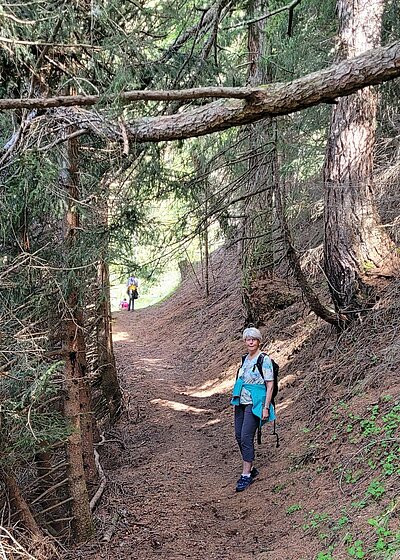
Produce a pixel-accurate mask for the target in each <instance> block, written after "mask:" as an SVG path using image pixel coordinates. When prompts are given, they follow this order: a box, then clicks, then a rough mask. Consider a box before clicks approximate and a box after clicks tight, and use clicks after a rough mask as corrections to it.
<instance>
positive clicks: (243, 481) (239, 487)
mask: <svg viewBox="0 0 400 560" xmlns="http://www.w3.org/2000/svg"><path fill="white" fill-rule="evenodd" d="M253 480H254V479H253V478H252V477H251V476H243V475H242V476H241V477H240V478H239V480H238V482H237V484H236V492H243V490H246V488H247V487H248V486H250V484H252V482H253Z"/></svg>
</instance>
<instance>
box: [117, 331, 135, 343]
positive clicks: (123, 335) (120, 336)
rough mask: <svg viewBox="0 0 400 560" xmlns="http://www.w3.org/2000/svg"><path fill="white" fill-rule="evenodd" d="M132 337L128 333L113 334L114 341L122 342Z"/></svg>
mask: <svg viewBox="0 0 400 560" xmlns="http://www.w3.org/2000/svg"><path fill="white" fill-rule="evenodd" d="M131 336H132V335H130V334H129V333H127V332H126V331H119V332H113V341H114V342H120V341H121V340H129V339H130V338H131Z"/></svg>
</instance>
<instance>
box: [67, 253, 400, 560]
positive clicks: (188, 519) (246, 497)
mask: <svg viewBox="0 0 400 560" xmlns="http://www.w3.org/2000/svg"><path fill="white" fill-rule="evenodd" d="M212 269H213V275H212V276H213V287H212V294H211V296H210V298H208V299H207V300H206V299H205V298H204V297H203V296H202V295H201V293H199V289H198V288H197V287H196V283H195V282H194V281H193V279H191V278H188V279H187V280H185V282H183V284H182V285H181V286H180V288H179V289H178V290H177V292H176V293H175V294H174V295H173V296H172V297H171V298H169V299H168V300H167V301H165V302H163V303H161V304H159V305H157V306H154V307H152V308H148V309H144V310H140V311H138V312H136V311H135V312H133V313H129V312H119V313H118V314H117V317H116V324H115V348H116V352H117V360H118V366H119V371H120V375H121V379H122V383H123V387H124V394H125V402H126V413H125V415H124V417H123V418H122V419H121V420H120V422H119V424H118V426H117V427H116V428H115V429H114V430H113V431H112V432H110V433H109V434H107V435H106V439H107V440H108V442H107V443H106V445H104V446H102V447H101V461H102V464H103V467H104V468H105V470H106V474H107V477H108V481H109V484H108V488H107V491H106V494H105V496H104V497H103V500H102V503H101V505H100V507H99V509H98V511H97V521H98V535H99V540H98V542H96V543H92V544H90V545H88V546H86V547H82V548H80V549H78V550H76V551H75V555H74V558H77V557H88V555H90V558H93V559H97V558H120V559H128V558H129V559H138V560H139V559H140V560H144V559H148V558H156V557H160V556H162V557H163V558H168V559H173V560H174V559H179V558H189V559H193V560H197V559H199V560H200V559H202V560H203V559H208V558H217V559H221V560H222V559H226V560H230V559H232V560H233V559H236V558H239V557H240V558H243V559H250V558H251V559H254V558H255V559H258V560H267V559H269V558H274V559H278V560H284V559H286V560H301V559H304V560H305V559H307V560H311V559H314V558H315V559H317V558H318V560H329V558H335V559H341V558H354V557H357V558H363V557H365V558H391V557H393V558H394V556H388V554H389V553H390V550H389V548H390V546H392V544H391V543H393V542H394V539H395V537H394V529H395V524H396V522H397V521H398V518H397V517H396V515H397V513H398V509H397V508H398V506H397V505H396V502H395V501H394V496H395V495H396V491H397V490H398V487H397V485H398V480H399V478H398V465H397V466H396V448H395V445H397V447H398V444H396V441H395V440H396V427H397V428H398V425H399V413H398V403H397V405H396V404H395V403H396V398H397V399H398V396H399V385H398V381H399V380H398V376H397V375H396V374H397V363H398V362H397V361H396V360H397V357H398V356H399V351H400V350H399V349H400V345H399V335H398V334H397V333H396V334H395V335H394V334H393V336H392V339H391V341H389V340H388V339H387V340H386V342H387V346H386V349H389V348H391V350H390V352H389V350H387V351H386V350H385V349H384V345H383V340H379V341H376V348H373V346H372V344H371V346H370V348H368V350H367V351H366V349H365V341H366V338H365V337H366V336H367V332H368V329H367V328H366V326H365V325H364V326H363V327H361V328H359V330H358V331H357V328H355V329H353V330H352V331H351V332H350V333H348V334H346V335H345V336H344V337H342V340H341V341H340V344H337V338H336V334H335V333H334V332H332V330H331V328H330V327H327V326H325V325H323V324H321V322H320V321H319V320H317V319H316V318H315V316H314V315H312V314H309V313H308V310H307V309H306V308H305V307H304V305H303V304H302V302H301V298H300V297H299V296H298V295H297V298H296V297H294V298H293V294H296V292H295V290H293V289H291V297H290V305H288V306H287V307H286V308H285V309H280V310H276V309H275V308H274V304H273V302H274V301H276V293H277V292H278V291H279V292H280V293H281V294H282V293H283V292H284V290H282V282H281V281H278V280H276V279H275V280H270V281H269V282H268V284H265V285H264V286H263V298H264V299H265V302H267V300H269V301H270V305H269V306H268V305H266V306H267V307H268V308H269V311H268V314H267V315H266V316H265V317H264V323H265V324H264V326H263V327H262V330H263V332H264V334H265V338H266V345H265V349H266V350H267V351H269V352H270V353H271V355H272V356H273V357H274V358H275V359H276V360H277V361H278V362H279V363H280V365H281V390H280V393H279V406H278V416H279V430H280V436H281V447H280V448H279V449H276V448H275V440H274V439H273V438H272V437H269V435H268V430H264V432H265V433H264V437H263V444H262V445H261V446H260V447H258V449H257V466H258V468H259V469H260V471H261V473H260V475H259V476H258V477H257V479H256V481H255V483H254V484H253V485H252V486H251V487H250V488H249V489H248V490H246V491H245V492H244V493H241V494H236V493H235V491H234V490H235V482H236V479H237V478H238V476H239V475H240V472H241V461H240V456H239V453H238V450H237V447H236V443H235V441H234V436H233V426H232V407H231V406H230V404H229V400H230V397H229V392H230V389H231V387H232V385H233V380H234V376H235V372H236V368H237V364H238V361H239V358H240V355H241V353H242V351H243V344H242V342H241V338H240V333H241V330H242V328H243V321H244V315H243V310H242V307H241V301H240V299H241V298H240V282H239V274H238V271H237V270H238V269H237V263H236V254H235V252H234V250H233V249H231V250H229V251H226V250H221V251H219V252H217V253H216V254H214V256H213V261H212ZM397 288H398V286H397ZM396 293H398V292H396ZM393 295H394V294H392V295H390V294H389V293H388V294H387V300H386V305H387V308H386V307H385V306H383V308H382V309H383V310H384V311H385V310H386V311H387V310H389V309H392V307H391V306H392V304H393V301H392V300H393V299H396V298H393ZM296 299H297V300H298V301H297V302H295V303H293V300H296ZM382 301H385V298H383V300H382ZM279 306H280V307H281V308H282V307H285V305H284V304H282V297H281V298H280V305H279ZM386 311H385V312H386ZM376 313H377V315H375V317H374V320H375V321H376V322H377V321H378V315H379V310H377V312H376ZM392 319H393V318H392ZM379 320H380V321H382V322H384V321H385V319H384V318H382V317H381V318H380V319H379ZM387 320H388V317H387V316H386V321H387ZM372 323H373V321H372ZM387 334H388V333H387ZM363 341H364V342H363ZM363 345H364V346H363ZM354 350H355V353H354ZM389 353H390V355H391V356H392V359H393V363H392V365H393V367H395V368H396V369H395V370H393V371H392V372H390V371H388V370H389V368H388V367H387V368H386V370H385V374H384V375H383V374H381V373H379V376H378V374H377V371H378V368H377V369H376V370H375V374H374V373H373V371H372V370H371V368H369V369H368V368H366V365H371V359H370V356H371V355H374V356H377V357H378V358H380V357H381V356H383V355H385V356H388V355H389ZM351 357H352V358H351ZM366 362H368V363H367V364H366ZM375 365H377V364H375ZM361 370H362V371H361ZM396 383H397V384H396ZM378 386H379V393H378V390H377V387H378ZM383 386H384V387H385V389H384V390H383V389H382V387H383ZM355 388H356V390H355ZM396 406H397V409H396ZM374 407H375V408H374ZM376 407H378V408H376ZM356 409H357V412H355V411H356ZM396 411H397V412H396ZM366 414H368V416H366ZM390 414H391V416H390ZM396 414H397V416H396ZM385 415H386V416H387V415H389V416H390V417H389V418H387V420H386V421H385V420H384V417H385ZM363 420H368V422H367V424H363V423H362V422H363ZM389 424H390V426H391V428H390V429H388V426H389ZM379 430H380V431H379ZM371 434H372V435H373V439H372V440H370V439H368V438H369V436H370V435H371ZM350 436H351V437H350ZM397 437H398V433H397ZM378 438H379V439H383V440H385V441H386V446H387V447H386V449H385V448H381V447H380V444H379V443H377V439H378ZM373 442H375V443H373ZM367 453H368V455H369V456H370V457H373V458H374V459H373V461H375V465H373V464H372V463H371V465H372V466H371V467H368V465H367V461H368V457H366V454H367ZM391 466H392V468H391ZM372 467H374V468H372ZM368 469H370V470H368ZM385 469H386V471H385ZM390 471H391V472H390ZM396 473H397V474H396ZM374 481H375V484H374V485H372V486H371V483H372V482H374ZM382 488H383V490H382ZM368 489H369V492H368ZM357 501H358V502H359V503H358V505H357V504H356V505H355V506H353V505H351V504H352V502H357ZM362 501H364V502H363V503H361V502H362ZM384 513H385V514H386V517H385V518H384V519H383V520H382V519H380V518H379V517H378V516H379V515H381V514H384ZM368 519H375V520H376V523H377V525H375V526H374V525H373V524H371V523H368ZM113 525H115V530H114V531H113V536H112V537H111V538H110V539H109V538H108V537H106V539H105V540H104V539H103V537H102V535H104V534H105V533H107V531H108V530H109V529H110V526H113ZM380 527H385V530H386V532H387V534H386V536H384V535H383V533H382V531H383V529H382V531H381V532H380V533H379V530H380V529H379V528H380ZM379 535H380V537H382V540H381V541H380V545H379V546H381V547H383V548H382V549H383V552H384V553H385V554H386V553H387V555H386V556H376V555H375V553H376V554H379V553H380V552H379V550H378V549H376V550H375V548H374V547H376V543H377V539H378V536H379ZM360 543H361V544H360ZM393 546H394V545H393ZM357 547H358V548H357ZM368 547H369V549H371V547H372V548H374V550H373V554H374V555H372V553H371V554H370V553H369V552H368V554H369V555H366V556H362V555H361V554H362V553H363V554H364V551H366V550H367V549H368ZM356 554H358V556H357V555H356Z"/></svg>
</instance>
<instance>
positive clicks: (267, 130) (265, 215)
mask: <svg viewBox="0 0 400 560" xmlns="http://www.w3.org/2000/svg"><path fill="white" fill-rule="evenodd" d="M267 12H268V2H267V1H266V0H252V1H251V2H250V3H249V17H250V18H251V19H255V18H257V17H258V16H260V15H262V14H265V13H267ZM267 51H268V44H267V38H266V20H261V21H258V22H256V23H252V24H251V25H249V32H248V62H249V70H248V84H249V86H251V87H256V86H259V85H260V84H265V83H270V82H271V81H272V72H271V70H270V69H269V68H268V67H267V65H266V62H265V60H266V58H267ZM247 132H248V133H249V146H250V151H251V153H252V155H251V157H250V159H249V174H248V181H247V184H246V193H247V194H251V193H252V192H254V193H257V194H253V195H252V196H250V197H248V198H246V201H245V203H244V208H243V214H244V216H245V218H244V222H243V229H242V237H243V241H242V274H243V285H244V294H243V303H244V306H245V308H246V311H247V322H251V323H258V322H259V321H258V317H256V316H255V310H253V309H252V304H251V282H252V281H253V280H254V279H255V277H256V276H258V275H260V274H261V275H271V274H272V270H273V261H274V258H273V239H272V222H273V190H274V188H275V183H276V180H277V151H276V121H275V119H273V118H272V117H267V118H266V119H263V120H261V121H259V122H257V123H254V124H250V125H248V128H247ZM260 191H261V192H260Z"/></svg>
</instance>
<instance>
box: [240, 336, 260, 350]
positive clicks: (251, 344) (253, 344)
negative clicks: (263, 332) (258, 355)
mask: <svg viewBox="0 0 400 560" xmlns="http://www.w3.org/2000/svg"><path fill="white" fill-rule="evenodd" d="M244 342H245V344H246V346H247V350H248V351H249V352H250V353H253V352H256V351H257V350H258V349H259V347H260V344H261V342H260V341H259V340H258V338H250V337H249V338H246V340H245V341H244Z"/></svg>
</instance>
